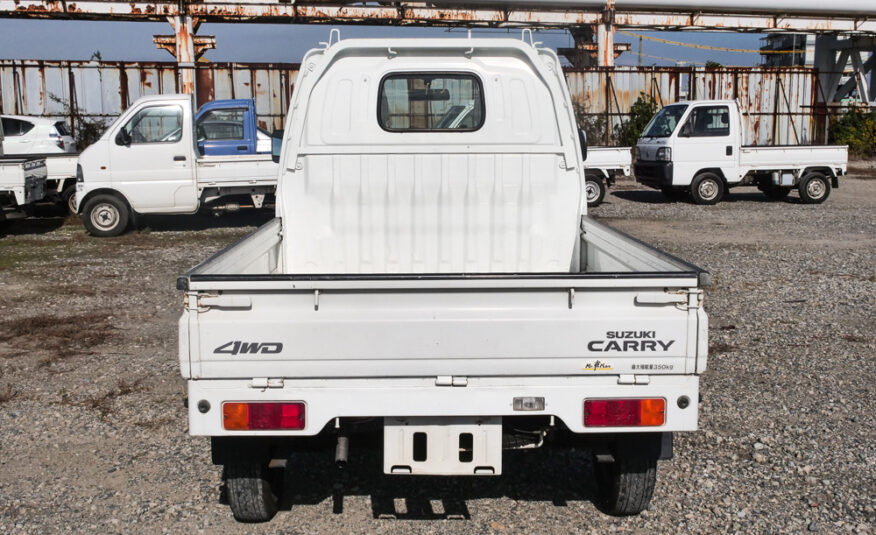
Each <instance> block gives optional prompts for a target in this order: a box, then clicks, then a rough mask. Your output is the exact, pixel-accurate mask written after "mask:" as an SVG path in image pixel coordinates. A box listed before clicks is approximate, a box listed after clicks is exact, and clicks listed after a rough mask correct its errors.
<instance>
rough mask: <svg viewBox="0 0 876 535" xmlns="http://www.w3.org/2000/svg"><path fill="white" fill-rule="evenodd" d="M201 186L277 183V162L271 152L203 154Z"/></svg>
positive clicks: (199, 173) (198, 163)
mask: <svg viewBox="0 0 876 535" xmlns="http://www.w3.org/2000/svg"><path fill="white" fill-rule="evenodd" d="M197 165H198V175H197V176H198V186H199V187H219V188H223V187H224V188H228V187H239V186H248V185H265V184H266V183H270V184H276V183H277V164H276V163H274V161H273V160H272V159H271V155H270V154H242V155H231V156H227V155H226V156H201V157H199V158H198V162H197Z"/></svg>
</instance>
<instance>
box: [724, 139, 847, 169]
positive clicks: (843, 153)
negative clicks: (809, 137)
mask: <svg viewBox="0 0 876 535" xmlns="http://www.w3.org/2000/svg"><path fill="white" fill-rule="evenodd" d="M847 161H848V147H847V146H845V145H843V146H837V145H809V146H796V145H794V146H767V147H755V146H743V147H742V148H741V149H740V155H739V165H740V166H742V167H746V168H750V169H768V170H772V169H786V168H789V167H806V166H807V165H808V164H811V165H813V166H827V167H832V168H842V170H843V173H844V172H845V169H846V163H847Z"/></svg>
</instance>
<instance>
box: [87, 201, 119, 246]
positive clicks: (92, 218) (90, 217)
mask: <svg viewBox="0 0 876 535" xmlns="http://www.w3.org/2000/svg"><path fill="white" fill-rule="evenodd" d="M130 215H131V214H130V212H129V210H128V206H127V205H126V204H125V203H124V202H123V201H122V200H121V199H119V198H118V197H116V196H114V195H95V196H94V197H92V198H90V199H88V201H87V202H86V203H85V207H84V208H83V209H82V224H83V225H85V230H87V231H88V233H89V234H91V235H92V236H98V237H102V238H103V237H110V236H118V235H119V234H121V233H123V232H125V229H127V228H128V221H129V219H130Z"/></svg>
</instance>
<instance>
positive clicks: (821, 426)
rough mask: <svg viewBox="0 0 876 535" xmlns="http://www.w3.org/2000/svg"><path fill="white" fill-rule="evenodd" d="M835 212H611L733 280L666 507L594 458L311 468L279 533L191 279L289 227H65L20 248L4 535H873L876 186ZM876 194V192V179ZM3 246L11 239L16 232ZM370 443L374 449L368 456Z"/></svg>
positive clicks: (1, 405)
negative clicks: (238, 510) (211, 432)
mask: <svg viewBox="0 0 876 535" xmlns="http://www.w3.org/2000/svg"><path fill="white" fill-rule="evenodd" d="M869 174H870V175H871V176H869V177H867V176H865V175H862V176H859V178H852V179H847V180H843V181H842V184H841V186H842V187H841V188H840V189H839V190H836V191H834V192H833V194H832V196H831V198H830V199H829V200H828V201H827V202H826V204H824V205H821V206H807V205H802V204H800V203H799V202H798V201H797V199H796V194H793V195H792V197H791V198H789V199H788V200H787V201H780V202H767V200H766V198H765V197H763V196H762V195H760V194H759V193H757V192H756V190H751V191H750V192H749V191H747V190H741V191H744V192H743V193H734V194H731V195H730V197H729V201H728V202H724V203H722V204H720V205H718V206H714V207H701V206H694V205H692V204H689V203H668V202H665V201H664V200H663V198H662V197H661V195H660V194H659V193H657V192H653V191H650V190H642V189H637V188H636V187H635V185H634V184H632V183H631V182H628V181H624V182H622V183H621V184H619V186H618V187H616V188H615V189H613V190H611V193H610V195H609V197H608V199H607V202H606V204H604V205H603V206H601V207H599V208H597V209H595V210H593V215H595V216H596V217H599V218H601V219H603V220H607V221H609V222H610V223H611V224H612V225H614V226H616V227H618V228H620V229H622V230H624V231H627V232H629V233H631V234H633V235H634V236H637V237H639V238H641V239H643V240H645V241H646V242H649V243H652V244H655V245H656V246H658V247H660V248H662V249H664V250H666V251H668V252H671V253H673V254H675V255H677V256H679V257H681V258H684V259H685V260H688V261H691V262H693V263H695V264H698V265H700V266H702V267H704V268H706V269H709V270H710V271H711V272H712V274H713V279H714V285H713V287H712V288H711V289H710V290H709V291H708V294H707V308H708V311H709V314H710V319H711V327H710V329H711V330H710V339H711V349H712V352H711V358H710V361H709V370H708V372H707V373H706V374H705V376H704V377H703V379H702V383H703V384H702V391H703V394H704V397H705V399H704V404H703V405H702V408H701V431H699V432H697V433H693V434H687V435H680V436H678V435H677V439H676V450H675V459H674V460H672V461H667V462H662V463H661V465H660V472H659V475H658V485H657V490H656V492H655V497H654V500H653V501H652V506H651V510H649V511H646V512H644V513H643V514H641V515H640V516H638V517H633V518H623V519H617V518H611V517H607V516H605V515H603V514H602V513H600V512H599V511H598V510H597V509H596V508H595V507H594V505H593V503H592V501H591V500H592V495H593V492H594V488H593V485H592V483H591V478H592V472H591V470H592V469H591V466H590V464H589V461H588V460H587V456H586V455H585V454H584V453H581V452H559V451H551V450H544V451H542V450H539V451H535V452H529V453H525V454H523V453H521V454H506V456H505V462H506V469H505V472H506V475H504V476H502V477H500V478H495V479H493V478H485V479H477V480H469V479H464V480H446V479H437V478H419V479H403V478H390V477H386V476H383V475H382V474H381V473H380V471H381V466H380V453H379V452H378V451H365V450H356V449H355V447H354V448H353V450H352V454H351V466H350V468H349V470H348V471H347V473H346V476H345V479H343V480H340V479H338V478H337V476H336V472H335V470H334V468H333V466H332V463H331V458H330V457H331V454H328V453H326V454H308V455H302V456H301V457H298V458H296V459H294V460H293V461H291V462H290V465H289V467H288V469H287V474H286V481H287V484H288V486H289V492H288V493H287V494H289V497H288V498H287V500H286V502H285V503H284V504H283V505H284V509H286V510H284V511H281V512H280V513H279V514H278V515H277V517H276V518H275V519H274V520H273V521H272V522H271V523H268V524H263V525H244V524H237V523H235V522H234V520H233V519H232V517H231V513H230V510H229V509H228V507H227V506H225V505H223V504H222V503H221V501H222V497H221V481H220V470H219V469H218V468H216V467H214V466H212V465H211V464H210V459H209V443H208V441H207V440H206V439H203V438H196V439H193V438H190V437H189V436H188V435H187V432H186V417H185V411H184V409H183V407H182V399H183V395H184V382H183V380H182V379H181V378H180V377H179V372H178V364H177V360H176V359H177V354H176V340H177V338H176V336H177V330H176V320H177V318H178V316H179V313H180V311H181V303H182V296H181V294H180V293H179V292H177V291H176V290H175V289H174V281H175V277H176V276H177V275H178V274H180V273H182V272H184V271H186V270H187V269H188V268H190V267H191V266H193V265H195V264H196V263H198V262H200V261H201V260H203V259H205V258H206V257H207V256H208V255H209V254H211V253H212V252H214V251H216V250H218V249H220V248H221V247H223V246H224V245H225V244H227V243H229V242H231V241H232V240H234V239H236V238H238V237H240V236H242V235H244V234H246V233H248V232H249V231H251V230H252V229H254V228H255V227H256V226H257V225H259V224H261V223H262V222H264V221H266V220H267V219H268V218H269V217H270V216H266V215H254V214H248V215H246V214H243V215H230V216H225V217H223V218H220V219H210V218H206V217H205V218H194V217H178V218H169V217H168V218H149V219H146V220H145V221H144V222H143V224H144V225H146V228H144V229H142V230H140V231H138V232H133V233H130V234H127V235H124V236H122V237H120V238H117V239H95V238H90V237H88V236H86V235H85V232H84V230H83V229H82V227H81V225H80V224H79V222H78V221H77V220H75V219H70V220H66V221H65V220H62V219H60V218H45V219H40V220H34V221H29V222H22V223H18V224H15V225H13V226H10V227H7V229H6V232H7V234H6V235H5V236H4V235H3V234H0V533H4V534H16V533H40V534H43V533H59V532H75V533H161V532H169V533H323V532H325V533H327V532H333V533H433V532H434V533H438V532H441V533H526V534H528V533H577V532H581V533H614V532H619V533H620V532H622V533H636V534H649V533H728V532H740V533H800V532H816V533H872V532H873V530H874V528H873V525H874V520H876V513H874V508H876V440H874V439H876V433H874V414H876V401H874V386H873V385H874V381H873V369H874V365H876V359H874V346H876V344H874V336H873V333H874V327H876V321H874V317H876V314H874V304H876V298H874V296H876V292H874V283H876V181H874V180H872V178H873V177H876V173H874V172H872V170H871V171H869ZM867 178H871V179H867ZM0 232H2V231H0ZM354 446H355V445H354Z"/></svg>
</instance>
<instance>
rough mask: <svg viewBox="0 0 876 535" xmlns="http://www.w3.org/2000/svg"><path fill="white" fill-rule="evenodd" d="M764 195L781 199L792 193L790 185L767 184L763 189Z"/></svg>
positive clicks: (777, 199)
mask: <svg viewBox="0 0 876 535" xmlns="http://www.w3.org/2000/svg"><path fill="white" fill-rule="evenodd" d="M761 191H762V192H763V194H764V195H766V196H767V197H769V198H770V199H773V200H775V201H780V200H782V199H784V198H785V197H787V196H788V194H789V193H791V188H790V187H789V186H767V187H765V188H763V189H761Z"/></svg>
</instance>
